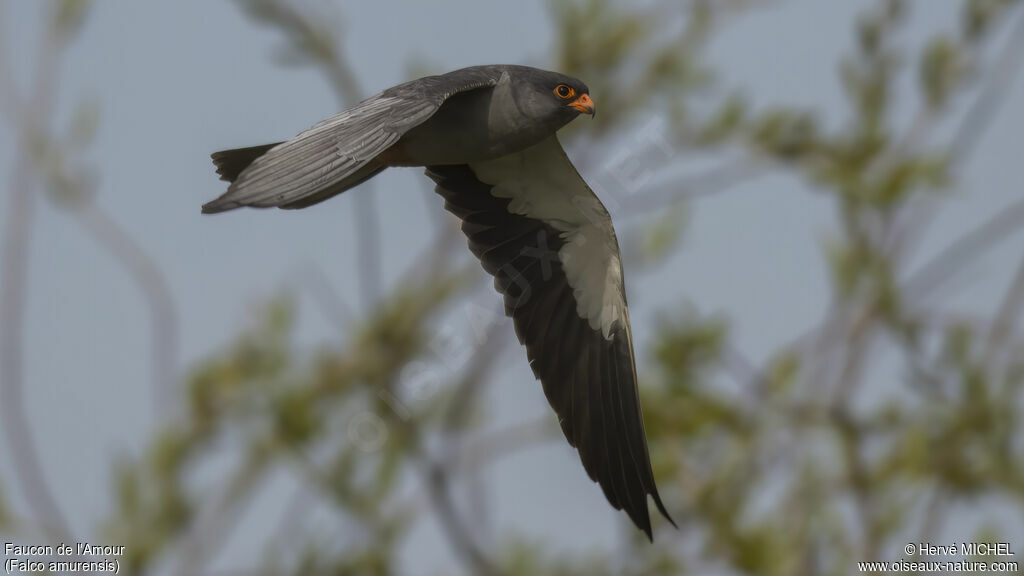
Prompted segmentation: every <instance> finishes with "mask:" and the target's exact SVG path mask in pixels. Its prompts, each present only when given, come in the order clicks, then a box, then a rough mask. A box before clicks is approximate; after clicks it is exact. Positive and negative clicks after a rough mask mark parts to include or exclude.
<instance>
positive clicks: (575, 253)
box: [203, 65, 675, 538]
mask: <svg viewBox="0 0 1024 576" xmlns="http://www.w3.org/2000/svg"><path fill="white" fill-rule="evenodd" d="M580 114H590V115H591V116H593V115H594V102H593V100H591V98H590V94H589V90H588V89H587V86H586V84H584V83H583V82H580V81H579V80H577V79H575V78H571V77H568V76H565V75H563V74H558V73H555V72H548V71H545V70H538V69H536V68H529V67H525V66H506V65H493V66H474V67H470V68H463V69H461V70H455V71H454V72H449V73H447V74H441V75H439V76H427V77H425V78H420V79H419V80H413V81H411V82H406V83H405V84H400V85H398V86H395V87H393V88H388V89H387V90H385V91H383V92H381V93H379V94H377V95H376V96H372V97H370V98H367V99H366V100H363V101H362V102H360V103H359V104H356V105H355V106H353V107H352V108H349V109H348V110H345V111H344V112H341V113H339V114H336V115H334V116H332V117H330V118H327V119H326V120H323V121H321V122H319V123H318V124H316V125H314V126H313V127H312V128H310V129H308V130H306V131H305V132H302V133H301V134H299V135H298V136H296V137H294V138H292V139H291V140H287V141H285V142H278V143H274V144H265V145H263V146H253V147H249V148H239V149H235V150H224V151H221V152H216V153H214V154H213V163H214V164H215V165H216V167H217V173H218V174H220V176H221V179H223V180H226V181H228V182H230V183H231V184H230V185H229V186H228V189H227V191H226V192H225V193H224V194H223V195H221V196H220V197H219V198H217V199H216V200H213V201H211V202H209V203H207V204H205V205H204V206H203V212H204V213H208V214H209V213H216V212H224V211H226V210H232V209H235V208H239V207H241V206H254V207H259V208H266V207H271V206H276V207H278V208H287V209H292V208H305V207H307V206H312V205H313V204H317V203H319V202H323V201H324V200H327V199H328V198H330V197H332V196H335V195H337V194H340V193H342V192H344V191H345V190H348V189H349V188H352V187H353V186H356V185H357V184H360V183H361V182H364V181H366V180H368V179H370V178H372V177H373V176H374V175H375V174H377V173H378V172H380V171H381V170H384V169H385V168H388V167H390V166H424V167H426V174H427V176H429V177H430V178H431V179H433V180H434V182H436V183H437V187H436V191H437V193H438V194H440V195H441V196H442V197H443V198H444V200H445V208H446V209H448V211H450V212H452V213H453V214H455V215H456V216H458V217H459V218H460V219H461V220H462V231H463V232H464V233H465V234H466V236H467V237H468V239H469V248H470V250H472V251H473V254H475V255H476V256H477V257H478V258H479V259H480V262H481V264H483V267H484V269H485V270H487V272H489V273H490V274H492V275H493V276H494V285H495V287H496V288H497V289H498V291H499V292H501V293H502V294H503V295H504V301H505V313H506V314H507V315H508V316H510V317H511V318H512V320H513V323H514V325H515V330H516V334H517V335H518V336H519V340H520V342H522V344H524V345H525V346H526V354H527V356H528V357H529V360H530V366H531V367H532V368H533V372H534V374H535V375H536V377H537V378H538V379H539V380H540V381H541V384H542V385H543V388H544V394H545V395H546V396H547V399H548V402H549V403H550V404H551V407H552V408H554V410H555V412H556V413H557V414H558V421H559V423H560V424H561V427H562V431H563V432H564V433H565V437H566V439H567V440H568V441H569V443H570V444H571V445H572V446H574V447H576V449H577V450H578V451H579V455H580V459H581V460H582V461H583V467H584V468H585V469H586V471H587V474H588V475H589V476H590V478H591V479H592V480H594V481H596V482H598V483H599V484H600V485H601V488H602V489H603V490H604V494H605V496H606V497H607V498H608V501H609V502H610V503H611V505H612V506H614V507H615V508H616V509H620V510H623V509H624V510H625V511H626V514H628V515H629V517H630V519H632V520H633V522H634V523H635V524H636V525H637V526H638V527H639V528H640V529H641V530H643V531H644V533H645V534H647V537H648V538H651V521H650V516H649V515H648V508H647V496H648V495H650V496H652V497H653V498H654V504H655V506H657V508H658V510H659V511H660V512H661V514H662V515H664V516H665V518H666V519H668V521H669V522H671V523H672V524H673V525H675V522H673V521H672V518H671V517H670V516H669V514H668V512H667V511H666V510H665V506H664V505H663V504H662V502H661V498H660V497H659V496H658V488H657V487H656V486H655V484H654V475H653V473H652V471H651V461H650V456H649V455H648V451H647V440H646V437H645V433H644V423H643V416H642V415H641V413H640V399H639V396H638V394H637V386H636V364H635V361H634V358H633V341H632V336H631V334H630V328H629V309H628V308H627V306H626V289H625V285H624V284H623V278H622V263H621V261H620V256H619V246H618V240H617V239H616V237H615V230H614V228H612V221H611V217H610V216H609V215H608V211H607V210H606V209H605V207H604V205H603V204H602V203H601V201H600V200H599V199H598V198H597V196H596V195H594V192H593V191H591V189H590V187H589V186H587V183H586V182H584V181H583V178H581V177H580V175H579V173H578V172H577V171H576V168H575V167H574V166H573V165H572V162H570V161H569V158H568V156H566V154H565V151H564V150H563V149H562V146H561V145H560V144H559V142H558V138H557V137H556V136H555V132H556V131H558V129H559V128H561V127H562V126H565V125H566V124H568V123H569V122H570V121H572V120H573V119H574V118H576V117H577V116H579V115H580Z"/></svg>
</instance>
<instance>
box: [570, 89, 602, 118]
mask: <svg viewBox="0 0 1024 576" xmlns="http://www.w3.org/2000/svg"><path fill="white" fill-rule="evenodd" d="M567 106H571V107H573V108H575V109H576V110H577V111H579V112H582V113H584V114H590V116H591V118H593V117H594V116H596V115H597V111H596V109H595V108H594V101H593V100H591V99H590V95H589V94H582V95H581V96H580V97H579V98H577V99H575V100H573V101H572V102H569V103H568V104H567Z"/></svg>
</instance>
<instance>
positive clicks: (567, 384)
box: [427, 136, 675, 538]
mask: <svg viewBox="0 0 1024 576" xmlns="http://www.w3.org/2000/svg"><path fill="white" fill-rule="evenodd" d="M427 175H428V176H430V177H431V178H432V179H433V180H434V181H435V182H437V192H438V193H439V194H440V195H441V196H443V197H444V198H445V201H446V202H445V207H446V208H447V209H448V210H449V211H450V212H452V213H453V214H455V215H456V216H458V217H459V218H461V219H462V230H463V232H465V234H466V236H467V237H468V238H469V247H470V249H471V250H472V251H473V253H474V254H475V255H476V256H477V257H478V258H480V261H481V263H482V264H483V267H484V269H486V270H487V272H489V273H490V274H492V275H494V284H495V287H496V288H497V289H498V291H500V292H501V293H502V294H503V295H504V299H505V312H506V314H508V315H509V316H511V317H512V319H513V323H514V324H515V329H516V334H517V335H518V336H519V340H520V342H522V343H523V344H525V345H526V351H527V355H528V357H529V359H530V365H531V366H532V368H533V372H534V374H535V375H536V377H537V378H539V379H540V381H541V383H542V384H543V387H544V393H545V395H546V396H547V399H548V402H550V404H551V407H552V408H554V409H555V412H557V413H558V419H559V423H560V424H561V426H562V431H563V432H564V433H565V437H566V438H567V439H568V440H569V443H570V444H572V445H573V446H575V447H576V448H577V450H578V451H579V454H580V459H581V460H582V461H583V467H584V468H585V469H586V470H587V473H588V474H589V475H590V478H591V479H593V480H595V481H597V482H598V483H599V484H600V485H601V488H602V489H603V490H604V493H605V496H606V497H607V498H608V501H609V502H610V503H611V504H612V506H614V507H615V508H616V509H625V511H626V513H627V514H628V515H629V517H630V518H631V519H632V520H633V522H634V523H635V524H636V525H637V526H638V527H639V528H640V529H641V530H643V531H644V532H645V533H646V534H647V536H648V537H649V538H650V537H651V523H650V517H649V515H648V509H647V495H648V494H649V495H651V496H653V497H654V503H655V505H656V506H657V508H658V510H659V511H661V513H662V514H663V515H664V516H665V518H667V519H668V520H669V522H672V519H671V517H670V516H669V514H668V512H667V511H666V510H665V507H664V505H663V504H662V503H661V498H660V497H659V495H658V489H657V487H656V486H655V484H654V475H653V473H652V471H651V463H650V457H649V455H648V451H647V440H646V437H645V433H644V424H643V416H642V414H641V412H640V399H639V396H638V394H637V388H636V367H635V364H634V360H633V343H632V337H631V335H630V328H629V312H628V309H627V307H626V293H625V287H624V284H623V279H622V265H621V263H620V261H619V247H618V241H617V240H616V237H615V230H614V229H613V228H612V223H611V217H610V216H609V215H608V212H607V211H606V210H605V207H604V205H603V204H601V201H600V200H599V199H598V198H597V196H595V195H594V193H593V192H592V191H591V190H590V188H589V187H588V186H587V184H586V182H584V181H583V178H581V177H580V175H579V173H578V172H577V171H576V169H575V167H574V166H573V165H572V163H571V162H570V161H569V158H568V157H567V156H566V154H565V152H564V151H563V150H562V147H561V145H560V144H559V143H558V139H557V138H556V137H555V136H551V137H550V138H548V139H547V140H545V141H543V142H541V143H540V144H538V145H536V146H533V147H531V148H528V149H526V150H524V151H522V152H518V153H515V154H510V155H508V156H504V157H502V158H499V159H497V160H490V161H486V162H479V163H474V164H469V165H461V166H431V167H428V168H427ZM674 524H675V523H674V522H673V525H674Z"/></svg>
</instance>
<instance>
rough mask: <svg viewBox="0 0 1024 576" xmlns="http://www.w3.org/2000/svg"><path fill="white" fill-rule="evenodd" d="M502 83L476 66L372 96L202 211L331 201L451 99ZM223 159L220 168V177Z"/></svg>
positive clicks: (301, 138)
mask: <svg viewBox="0 0 1024 576" xmlns="http://www.w3.org/2000/svg"><path fill="white" fill-rule="evenodd" d="M498 80H499V75H497V74H496V72H495V70H494V69H491V68H488V67H476V68H469V69H463V70H456V71H455V72H450V73H448V74H443V75H440V76H428V77H426V78H420V79H418V80H413V81H411V82H406V83H405V84H401V85H398V86H395V87H394V88H389V89H388V90H385V91H384V92H381V93H380V94H377V95H375V96H371V97H370V98H367V99H366V100H363V101H362V102H360V103H359V104H356V105H355V106H353V107H352V108H349V109H348V110H345V111H344V112H340V113H338V114H335V115H334V116H331V117H330V118H327V119H326V120H322V121H320V122H318V123H317V124H316V125H314V126H313V127H312V128H310V129H308V130H306V131H304V132H302V133H300V134H299V135H298V136H296V137H294V138H292V139H291V140H288V141H286V142H283V143H280V144H277V145H271V146H270V147H269V150H265V153H263V154H260V155H257V156H256V157H255V160H251V159H249V160H250V161H251V164H248V165H246V166H242V168H243V169H241V170H240V172H239V173H237V174H234V176H236V178H235V179H234V181H233V182H232V183H231V185H230V186H229V187H228V189H227V191H226V192H225V193H224V194H222V195H221V196H220V197H218V198H217V199H216V200H213V201H212V202H208V203H206V204H205V205H203V212H205V213H214V212H223V211H225V210H231V209H233V208H238V207H241V206H254V207H262V208H266V207H271V206H279V207H281V208H302V207H305V206H309V205H310V204H315V203H317V202H320V201H322V200H326V199H327V198H329V197H331V196H333V195H335V194H338V193H340V192H342V191H344V190H346V189H348V188H350V187H352V186H354V185H356V184H358V183H359V182H362V181H363V180H366V179H367V178H369V177H370V176H372V175H373V174H376V173H377V172H379V171H380V170H382V169H383V168H384V167H383V166H377V165H374V164H373V163H371V161H372V160H373V159H374V158H376V157H377V155H379V154H380V153H381V152H383V151H385V150H387V149H388V148H389V147H390V146H391V145H392V144H394V143H395V142H397V141H398V140H399V139H400V138H401V137H402V135H403V134H405V133H406V132H408V131H409V130H411V129H412V128H414V127H416V126H418V125H420V124H422V123H423V122H425V121H426V120H427V119H428V118H430V117H431V116H433V115H434V113H435V112H437V110H438V109H439V108H440V107H441V105H442V104H444V102H445V100H447V99H448V98H449V97H450V96H452V95H453V94H457V93H460V92H465V91H468V90H473V89H476V88H482V87H486V86H493V85H494V84H496V83H497V81H498ZM260 148H264V147H253V148H251V149H244V150H253V151H257V150H259V149H260ZM226 152H238V151H226ZM261 152H262V151H261ZM218 154H220V153H218ZM218 154H214V162H215V163H217V164H218V172H221V170H222V167H221V164H222V162H218ZM222 176H223V173H222Z"/></svg>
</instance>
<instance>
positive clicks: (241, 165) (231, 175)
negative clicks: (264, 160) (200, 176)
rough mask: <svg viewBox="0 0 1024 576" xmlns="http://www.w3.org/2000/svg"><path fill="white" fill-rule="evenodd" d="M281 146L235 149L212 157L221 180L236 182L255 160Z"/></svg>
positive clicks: (215, 153)
mask: <svg viewBox="0 0 1024 576" xmlns="http://www.w3.org/2000/svg"><path fill="white" fill-rule="evenodd" d="M278 144H281V142H274V143H273V144H263V145H262V146H249V147H248V148H235V149H234V150H221V151H220V152H214V153H213V154H211V155H210V157H211V158H213V164H214V165H215V166H216V167H217V174H220V179H221V180H226V181H228V182H234V181H235V179H236V178H238V175H239V174H241V173H242V170H245V169H246V168H248V167H249V164H252V163H253V161H254V160H256V159H257V158H259V157H260V156H263V155H264V154H266V153H267V151H269V150H270V149H271V148H273V147H274V146H277V145H278Z"/></svg>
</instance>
